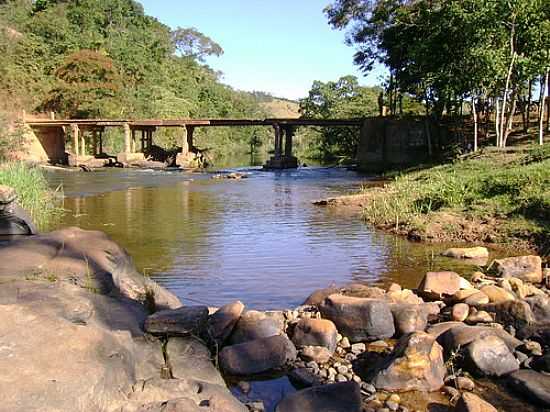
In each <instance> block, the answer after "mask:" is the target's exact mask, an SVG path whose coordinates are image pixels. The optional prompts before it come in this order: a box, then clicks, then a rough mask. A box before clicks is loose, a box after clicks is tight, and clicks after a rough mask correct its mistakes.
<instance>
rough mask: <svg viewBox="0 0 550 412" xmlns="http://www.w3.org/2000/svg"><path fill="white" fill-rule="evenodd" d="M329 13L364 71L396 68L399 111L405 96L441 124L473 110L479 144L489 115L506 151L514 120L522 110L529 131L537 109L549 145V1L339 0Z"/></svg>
mask: <svg viewBox="0 0 550 412" xmlns="http://www.w3.org/2000/svg"><path fill="white" fill-rule="evenodd" d="M325 12H326V15H327V17H328V19H329V22H330V24H331V25H332V26H333V27H334V28H337V29H348V36H347V38H348V42H349V44H351V45H355V46H356V48H357V52H356V54H355V62H356V63H357V64H358V65H359V66H360V67H361V68H362V69H363V70H364V71H366V72H367V71H369V70H371V69H372V67H373V66H374V65H375V64H376V63H382V64H384V65H385V66H386V67H387V68H388V69H389V71H390V79H389V81H388V87H387V90H388V96H389V108H390V111H391V112H392V113H396V111H397V106H398V101H399V99H400V96H402V95H403V94H405V93H406V94H408V95H410V96H413V97H415V98H416V99H417V100H418V101H420V102H422V103H423V104H424V105H425V109H426V114H427V115H429V116H432V117H434V118H436V119H441V118H442V117H443V116H453V115H460V114H462V113H463V111H464V107H465V105H466V104H467V105H468V106H469V111H470V113H471V115H472V118H473V129H474V143H475V145H476V146H477V135H478V123H479V120H480V115H483V120H484V123H485V124H486V125H487V124H489V122H490V123H491V129H492V132H491V133H489V135H490V136H491V138H494V142H495V143H496V145H497V146H499V147H504V146H506V144H507V143H508V138H509V136H510V134H511V133H512V131H513V130H514V128H513V123H514V115H515V114H516V113H518V112H521V114H522V115H523V123H524V129H525V131H527V130H528V129H529V126H531V123H532V122H531V117H530V110H532V109H533V108H535V109H536V113H537V118H536V125H537V127H538V129H537V141H538V142H539V143H540V144H542V143H543V133H544V129H545V128H548V127H549V126H548V123H547V122H548V121H547V120H546V126H545V125H544V118H545V104H544V103H545V102H547V94H548V88H549V85H548V76H549V75H548V73H549V70H550V2H549V1H548V0H377V1H366V0H336V1H334V2H333V3H332V4H331V5H329V6H328V7H327V8H326V9H325ZM546 110H547V109H546ZM546 116H547V114H546Z"/></svg>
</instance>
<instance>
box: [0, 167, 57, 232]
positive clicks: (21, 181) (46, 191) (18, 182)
mask: <svg viewBox="0 0 550 412" xmlns="http://www.w3.org/2000/svg"><path fill="white" fill-rule="evenodd" d="M0 185H6V186H11V187H13V188H14V189H15V190H16V191H17V195H18V202H19V204H20V205H21V206H22V207H23V208H24V209H25V210H27V211H28V212H29V213H30V215H31V216H32V218H33V220H34V222H35V223H36V225H37V226H38V227H39V228H44V227H45V226H46V225H47V224H48V223H49V222H51V221H52V219H55V217H56V216H57V215H58V214H59V212H60V208H59V202H58V199H57V196H56V193H55V192H54V191H52V190H51V189H50V188H49V187H48V184H47V182H46V179H45V178H44V175H43V174H42V172H41V171H40V169H37V168H32V167H28V166H26V165H24V164H23V163H5V164H1V165H0Z"/></svg>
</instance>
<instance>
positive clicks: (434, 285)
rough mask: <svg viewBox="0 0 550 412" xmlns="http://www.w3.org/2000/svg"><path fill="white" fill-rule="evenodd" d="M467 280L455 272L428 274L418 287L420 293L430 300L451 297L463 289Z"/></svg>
mask: <svg viewBox="0 0 550 412" xmlns="http://www.w3.org/2000/svg"><path fill="white" fill-rule="evenodd" d="M463 281H464V282H466V280H465V279H462V278H461V277H460V276H459V275H458V274H457V273H455V272H428V273H426V275H425V276H424V278H423V279H422V281H421V282H420V285H419V286H418V293H419V294H420V295H421V296H424V297H427V298H430V299H442V298H443V297H450V296H452V295H454V294H455V293H456V292H458V291H459V290H460V289H465V288H463V287H462V286H463V284H464V282H463Z"/></svg>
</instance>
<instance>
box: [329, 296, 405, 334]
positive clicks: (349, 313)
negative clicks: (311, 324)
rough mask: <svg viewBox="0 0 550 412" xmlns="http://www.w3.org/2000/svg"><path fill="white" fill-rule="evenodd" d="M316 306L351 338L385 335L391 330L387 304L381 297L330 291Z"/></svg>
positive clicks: (392, 330)
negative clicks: (330, 293) (362, 296)
mask: <svg viewBox="0 0 550 412" xmlns="http://www.w3.org/2000/svg"><path fill="white" fill-rule="evenodd" d="M319 310H320V311H321V314H322V315H323V317H324V318H327V319H330V320H332V321H333V322H334V323H335V325H336V327H337V328H338V330H339V331H340V332H341V333H342V334H343V335H345V336H347V337H348V338H349V340H350V341H351V342H360V341H369V340H371V341H372V340H378V339H386V338H390V337H392V336H393V335H394V334H395V327H394V322H393V316H392V312H391V310H390V307H389V305H388V303H386V302H384V301H381V300H373V299H366V298H354V297H349V296H344V295H330V296H329V297H327V298H326V299H325V300H324V301H323V303H322V304H321V305H320V306H319Z"/></svg>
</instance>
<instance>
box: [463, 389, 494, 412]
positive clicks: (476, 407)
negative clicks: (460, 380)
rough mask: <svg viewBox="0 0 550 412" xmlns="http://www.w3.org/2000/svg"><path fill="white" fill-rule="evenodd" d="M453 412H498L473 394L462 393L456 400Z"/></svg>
mask: <svg viewBox="0 0 550 412" xmlns="http://www.w3.org/2000/svg"><path fill="white" fill-rule="evenodd" d="M454 411H455V412H498V411H497V409H496V408H495V407H494V406H493V405H491V404H490V403H488V402H487V401H484V400H483V399H481V398H480V397H479V396H477V395H474V394H473V393H469V392H464V393H463V394H462V396H461V397H460V399H459V400H458V402H457V404H456V406H455V409H454Z"/></svg>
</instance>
